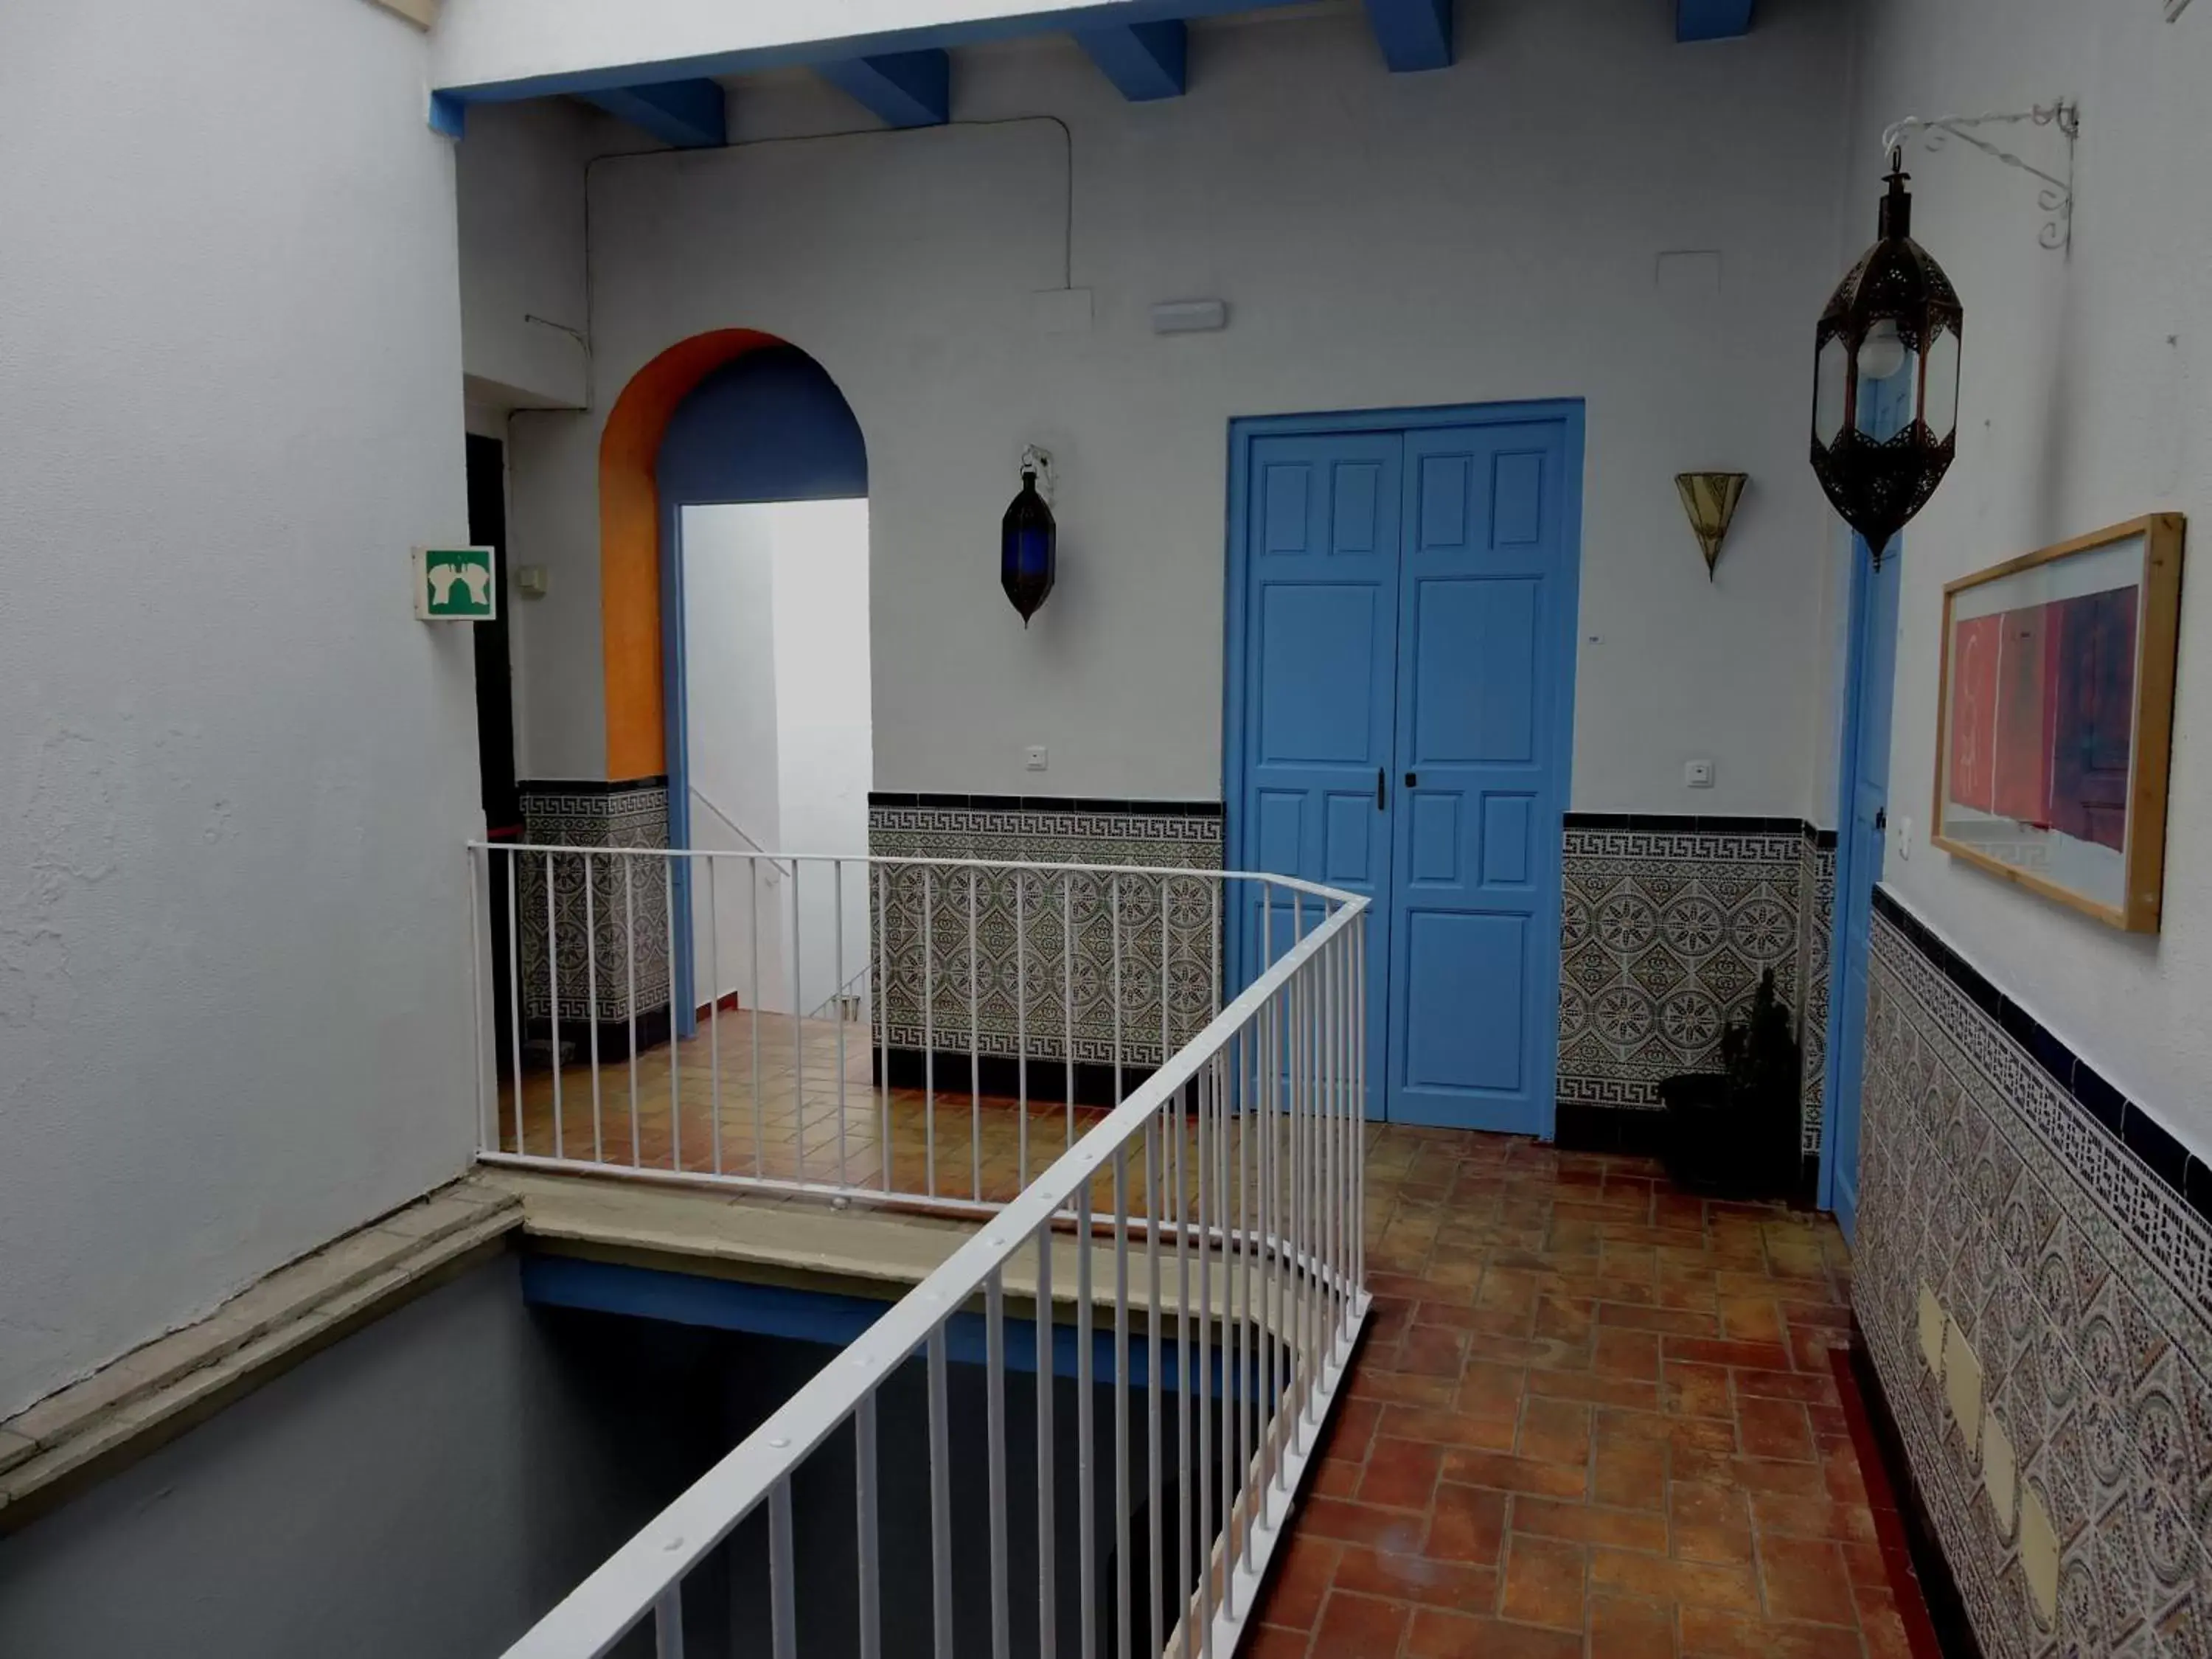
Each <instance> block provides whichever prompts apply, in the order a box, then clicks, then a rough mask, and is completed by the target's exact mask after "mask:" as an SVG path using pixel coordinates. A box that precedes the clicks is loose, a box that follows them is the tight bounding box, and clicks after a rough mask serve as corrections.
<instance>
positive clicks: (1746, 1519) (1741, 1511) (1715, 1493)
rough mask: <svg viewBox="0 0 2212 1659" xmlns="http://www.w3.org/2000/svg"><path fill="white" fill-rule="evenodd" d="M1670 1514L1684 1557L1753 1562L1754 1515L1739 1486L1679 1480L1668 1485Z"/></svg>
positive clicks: (1741, 1563)
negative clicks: (1752, 1530)
mask: <svg viewBox="0 0 2212 1659" xmlns="http://www.w3.org/2000/svg"><path fill="white" fill-rule="evenodd" d="M1667 1517H1668V1522H1670V1524H1671V1525H1672V1527H1673V1530H1674V1553H1675V1554H1676V1555H1677V1556H1680V1558H1681V1559H1683V1560H1685V1561H1717V1562H1724V1563H1727V1564H1729V1565H1735V1566H1749V1565H1751V1560H1752V1551H1751V1516H1750V1512H1749V1510H1747V1508H1746V1506H1745V1504H1744V1494H1743V1493H1742V1492H1741V1491H1739V1490H1738V1489H1737V1488H1735V1487H1734V1486H1708V1485H1705V1484H1703V1483H1701V1482H1699V1481H1694V1480H1677V1481H1676V1482H1674V1485H1673V1486H1671V1487H1669V1488H1668V1494H1667Z"/></svg>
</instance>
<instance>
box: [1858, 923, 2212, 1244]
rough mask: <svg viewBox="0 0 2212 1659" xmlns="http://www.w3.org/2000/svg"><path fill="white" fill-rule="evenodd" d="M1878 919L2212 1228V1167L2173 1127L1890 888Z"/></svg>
mask: <svg viewBox="0 0 2212 1659" xmlns="http://www.w3.org/2000/svg"><path fill="white" fill-rule="evenodd" d="M1874 909H1875V915H1878V916H1880V917H1881V918H1882V920H1884V921H1887V922H1888V923H1889V924H1890V926H1892V927H1894V928H1896V929H1897V931H1898V932H1899V933H1902V934H1904V935H1905V939H1906V941H1907V942H1908V943H1910V944H1911V946H1912V948H1913V949H1914V950H1916V951H1919V952H1920V954H1921V955H1922V956H1923V957H1925V958H1927V960H1928V962H1929V964H1930V965H1931V966H1933V967H1934V968H1936V969H1937V970H1938V971H1939V972H1941V973H1942V975H1943V976H1944V977H1945V978H1946V979H1948V980H1949V981H1951V983H1952V984H1953V985H1954V986H1956V987H1958V989H1959V992H1960V994H1961V995H1962V996H1964V997H1965V998H1966V1000H1968V1001H1969V1002H1972V1004H1973V1005H1974V1006H1976V1007H1978V1008H1979V1009H1980V1010H1981V1011H1982V1012H1984V1013H1985V1014H1987V1015H1988V1016H1989V1017H1990V1018H1991V1019H1993V1020H1995V1021H1996V1023H1997V1025H1998V1026H1999V1028H2000V1029H2001V1030H2003V1032H2004V1034H2005V1035H2006V1036H2008V1037H2010V1038H2011V1039H2012V1040H2013V1041H2014V1042H2017V1043H2018V1044H2019V1045H2020V1046H2021V1048H2025V1049H2026V1050H2027V1053H2028V1054H2029V1056H2030V1057H2031V1058H2032V1059H2033V1060H2034V1061H2035V1063H2036V1064H2037V1065H2039V1066H2041V1067H2042V1068H2043V1070H2044V1071H2045V1073H2047V1074H2048V1075H2049V1076H2050V1078H2051V1080H2052V1081H2053V1082H2055V1083H2056V1084H2057V1085H2058V1086H2059V1087H2060V1088H2061V1089H2063V1090H2064V1091H2066V1092H2067V1093H2068V1094H2069V1096H2071V1097H2073V1098H2074V1099H2075V1101H2076V1102H2077V1103H2079V1104H2080V1105H2081V1109H2082V1110H2084V1111H2086V1112H2087V1113H2088V1115H2090V1116H2091V1117H2092V1118H2093V1119H2095V1120H2096V1121H2097V1122H2098V1124H2099V1125H2100V1127H2102V1128H2103V1129H2104V1131H2105V1133H2106V1134H2108V1135H2110V1136H2111V1137H2112V1139H2113V1140H2114V1141H2116V1142H2117V1143H2118V1144H2119V1145H2120V1146H2124V1147H2126V1148H2127V1149H2128V1151H2129V1152H2132V1153H2133V1154H2135V1158H2136V1162H2137V1163H2139V1164H2142V1166H2143V1168H2144V1169H2145V1170H2148V1171H2149V1173H2150V1174H2151V1176H2153V1177H2154V1179H2156V1180H2157V1181H2159V1182H2162V1183H2163V1184H2164V1185H2165V1187H2166V1189H2167V1190H2168V1191H2169V1192H2171V1193H2172V1194H2173V1195H2174V1196H2175V1197H2176V1198H2178V1199H2179V1200H2181V1201H2182V1202H2183V1203H2185V1204H2186V1205H2188V1206H2190V1207H2191V1209H2193V1210H2195V1211H2196V1212H2197V1214H2198V1215H2200V1216H2202V1217H2203V1218H2204V1219H2205V1220H2206V1221H2208V1222H2212V1165H2207V1164H2206V1163H2205V1161H2204V1160H2203V1158H2198V1157H2197V1156H2195V1155H2194V1154H2193V1153H2191V1152H2190V1150H2189V1149H2188V1148H2187V1147H2185V1146H2183V1145H2182V1144H2181V1143H2180V1142H2179V1140H2176V1139H2174V1138H2173V1136H2172V1134H2171V1133H2168V1131H2167V1130H2166V1126H2165V1125H2164V1124H2162V1123H2160V1122H2159V1121H2158V1120H2157V1119H2156V1118H2154V1117H2153V1116H2152V1115H2150V1113H2148V1111H2146V1110H2144V1109H2143V1108H2142V1106H2140V1105H2138V1104H2136V1103H2135V1102H2134V1101H2132V1100H2130V1099H2129V1098H2128V1097H2126V1096H2125V1095H2124V1094H2122V1093H2121V1092H2120V1091H2118V1089H2116V1088H2114V1087H2113V1086H2112V1084H2111V1083H2109V1082H2107V1081H2106V1079H2105V1078H2104V1077H2103V1075H2102V1074H2101V1073H2099V1072H2098V1071H2097V1070H2096V1068H2095V1067H2094V1066H2091V1065H2090V1064H2089V1062H2088V1061H2087V1060H2083V1059H2082V1058H2081V1056H2080V1055H2078V1054H2075V1052H2074V1050H2073V1049H2072V1048H2069V1047H2068V1046H2067V1044H2066V1042H2065V1039H2064V1038H2063V1037H2061V1036H2058V1035H2057V1033H2056V1032H2054V1031H2052V1030H2051V1028H2050V1027H2049V1026H2047V1025H2045V1024H2043V1023H2042V1022H2041V1021H2040V1020H2039V1019H2037V1018H2036V1017H2035V1016H2034V1015H2033V1014H2031V1013H2029V1012H2027V1009H2025V1008H2023V1007H2021V1006H2020V1004H2018V1003H2017V1002H2015V1001H2014V1000H2012V999H2011V998H2010V997H2008V996H2007V995H2005V994H2004V993H2003V992H2002V991H2000V990H1999V989H1998V988H1997V987H1996V986H1995V985H1993V984H1992V983H1990V980H1989V978H1988V976H1987V975H1984V973H1983V972H1982V971H1981V969H1978V968H1977V967H1975V966H1974V964H1973V963H1971V962H1968V961H1967V960H1966V958H1965V957H1962V956H1960V954H1959V953H1958V952H1957V951H1954V950H1953V949H1952V948H1951V947H1950V946H1949V945H1946V944H1945V943H1944V942H1943V941H1942V939H1941V938H1939V937H1938V936H1937V934H1936V932H1935V930H1934V929H1933V928H1931V927H1929V926H1928V924H1927V923H1925V922H1923V921H1921V920H1920V918H1919V917H1917V916H1916V915H1913V914H1912V912H1911V911H1910V910H1908V909H1906V908H1905V906H1904V905H1903V904H1902V903H1900V902H1899V901H1898V898H1897V896H1896V895H1895V894H1893V893H1892V892H1891V891H1890V890H1889V889H1888V888H1887V887H1885V886H1882V885H1881V884H1876V885H1875V890H1874Z"/></svg>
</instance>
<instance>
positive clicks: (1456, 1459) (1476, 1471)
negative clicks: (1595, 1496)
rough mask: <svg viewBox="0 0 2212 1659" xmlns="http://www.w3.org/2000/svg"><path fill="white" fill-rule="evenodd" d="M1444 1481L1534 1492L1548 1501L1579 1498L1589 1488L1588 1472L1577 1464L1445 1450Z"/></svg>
mask: <svg viewBox="0 0 2212 1659" xmlns="http://www.w3.org/2000/svg"><path fill="white" fill-rule="evenodd" d="M1443 1478H1444V1479H1445V1480H1455V1481H1458V1482H1459V1483H1460V1484H1461V1485H1462V1486H1490V1487H1492V1488H1495V1489H1496V1490H1497V1491H1499V1492H1534V1493H1536V1494H1538V1495H1539V1496H1541V1497H1547V1498H1580V1497H1582V1496H1583V1494H1584V1493H1585V1492H1587V1491H1588V1489H1589V1470H1588V1469H1587V1468H1583V1466H1581V1465H1579V1464H1571V1463H1543V1462H1537V1461H1535V1460H1534V1459H1533V1458H1527V1457H1516V1456H1513V1455H1510V1454H1509V1453H1504V1452H1483V1451H1460V1450H1454V1451H1448V1452H1446V1453H1445V1454H1444V1462H1443Z"/></svg>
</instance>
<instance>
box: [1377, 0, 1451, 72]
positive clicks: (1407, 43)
mask: <svg viewBox="0 0 2212 1659" xmlns="http://www.w3.org/2000/svg"><path fill="white" fill-rule="evenodd" d="M1367 21H1368V26H1369V27H1371V28H1372V29H1373V30H1374V31H1375V44H1376V46H1380V47H1382V48H1383V62H1384V63H1385V64H1389V66H1390V72H1391V73H1392V74H1394V75H1403V74H1405V73H1407V71H1409V70H1433V69H1449V68H1450V67H1451V61H1452V9H1451V0H1367Z"/></svg>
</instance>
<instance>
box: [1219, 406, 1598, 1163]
mask: <svg viewBox="0 0 2212 1659" xmlns="http://www.w3.org/2000/svg"><path fill="white" fill-rule="evenodd" d="M1584 410H1585V405H1584V403H1583V399H1582V398H1531V399H1528V400H1525V401H1521V402H1508V403H1489V404H1426V405H1422V406H1419V407H1413V408H1404V409H1354V410H1317V411H1315V412H1313V413H1310V414H1294V415H1238V416H1231V419H1230V422H1229V487H1228V493H1229V501H1228V506H1227V512H1226V514H1225V526H1224V533H1225V536H1226V538H1227V553H1228V556H1227V558H1226V559H1225V562H1224V573H1223V580H1224V605H1223V611H1222V618H1223V650H1222V693H1221V708H1222V716H1221V810H1222V815H1223V823H1222V835H1221V846H1222V854H1223V857H1224V860H1225V861H1227V862H1230V863H1231V865H1232V866H1233V863H1234V860H1235V857H1236V850H1237V847H1238V846H1239V844H1240V843H1239V841H1238V836H1239V833H1240V830H1241V828H1242V825H1241V823H1240V819H1241V817H1242V816H1243V805H1242V803H1243V781H1244V767H1245V754H1244V717H1245V713H1246V710H1245V707H1244V671H1245V658H1244V647H1245V638H1246V627H1247V620H1248V619H1247V618H1246V617H1245V614H1244V610H1245V606H1244V599H1245V587H1246V577H1247V569H1246V534H1247V520H1248V517H1249V500H1250V481H1251V464H1252V445H1253V442H1254V441H1255V439H1260V438H1266V437H1276V436H1302V435H1313V434H1320V433H1346V432H1414V431H1421V430H1425V429H1428V428H1437V427H1464V426H1502V425H1507V424H1510V423H1512V422H1521V421H1557V422H1559V425H1560V427H1561V429H1562V430H1563V432H1564V433H1565V444H1566V464H1565V471H1566V482H1567V485H1568V488H1567V492H1566V501H1565V504H1564V505H1565V513H1566V523H1565V535H1564V544H1565V549H1566V551H1567V555H1568V556H1567V561H1566V568H1565V570H1564V571H1563V572H1562V573H1561V580H1562V582H1563V587H1562V592H1563V594H1564V597H1565V605H1566V608H1567V611H1568V614H1569V616H1570V617H1571V618H1573V619H1574V625H1573V626H1572V627H1571V628H1570V629H1569V630H1568V639H1569V643H1570V645H1571V646H1579V644H1580V641H1581V637H1582V632H1581V627H1580V617H1581V599H1582V552H1583V426H1584ZM1579 655H1580V653H1579V651H1578V650H1576V649H1570V650H1568V651H1566V652H1565V653H1562V656H1561V659H1560V663H1559V672H1560V677H1561V678H1560V682H1559V686H1558V692H1559V695H1558V696H1557V697H1556V699H1555V700H1554V702H1553V709H1554V715H1553V732H1552V738H1553V741H1554V742H1555V743H1556V744H1558V745H1559V747H1558V751H1557V752H1558V754H1559V760H1560V763H1561V764H1562V765H1563V766H1565V768H1566V769H1567V775H1568V777H1569V780H1570V785H1569V790H1568V795H1569V797H1570V798H1571V794H1572V784H1571V780H1572V776H1573V766H1574V739H1575V682H1576V679H1577V673H1576V665H1577V660H1578V659H1579ZM1567 804H1568V803H1567V801H1565V800H1563V801H1562V802H1561V806H1562V809H1563V811H1564V809H1565V807H1566V805H1567ZM1551 830H1552V833H1551V837H1550V841H1549V846H1550V848H1551V857H1552V866H1551V881H1550V893H1549V899H1550V902H1549V906H1548V910H1547V920H1548V926H1547V928H1546V929H1545V931H1544V935H1543V939H1542V943H1541V947H1540V948H1541V952H1542V971H1543V973H1544V974H1545V975H1547V983H1548V985H1549V986H1550V987H1551V991H1550V994H1551V1006H1552V1010H1553V1031H1554V1032H1555V1033H1556V1031H1557V1030H1558V1020H1559V908H1560V903H1561V899H1562V896H1563V895H1562V887H1563V879H1562V873H1561V870H1560V860H1561V854H1562V851H1563V848H1562V843H1561V839H1560V837H1561V834H1562V831H1563V825H1561V824H1553V825H1552V826H1551ZM1224 931H1225V933H1227V934H1228V936H1229V937H1228V938H1227V939H1226V940H1225V949H1224V951H1223V954H1222V963H1223V971H1224V972H1225V974H1226V975H1228V983H1229V984H1230V985H1231V986H1241V985H1243V984H1244V983H1245V982H1246V981H1247V979H1248V978H1249V975H1248V973H1247V971H1246V967H1247V964H1246V963H1244V961H1243V955H1244V951H1243V929H1242V928H1241V927H1225V930H1224ZM1389 1029H1390V1025H1389V1017H1388V1016H1386V1019H1385V1024H1384V1030H1386V1031H1388V1030H1389ZM1386 1060H1387V1057H1385V1058H1383V1059H1378V1057H1376V1056H1374V1055H1370V1056H1369V1057H1368V1068H1369V1069H1368V1076H1369V1077H1370V1079H1374V1082H1373V1083H1372V1084H1371V1085H1370V1087H1371V1088H1372V1089H1373V1090H1374V1091H1376V1094H1377V1096H1378V1097H1383V1096H1386V1094H1387V1088H1388V1084H1387V1079H1388V1076H1389V1066H1388V1065H1387V1063H1386ZM1537 1063H1538V1064H1539V1065H1540V1066H1541V1067H1542V1074H1541V1079H1540V1081H1539V1085H1538V1097H1539V1098H1540V1099H1541V1101H1542V1103H1543V1107H1542V1114H1543V1123H1542V1132H1541V1134H1540V1136H1539V1137H1538V1138H1539V1139H1542V1140H1547V1141H1548V1140H1550V1139H1553V1135H1554V1133H1555V1132H1556V1130H1557V1127H1558V1119H1559V1096H1558V1077H1559V1045H1558V1042H1557V1041H1556V1038H1555V1040H1554V1041H1553V1042H1548V1043H1545V1044H1542V1045H1540V1049H1539V1053H1538V1056H1537ZM1376 1103H1377V1102H1376V1101H1370V1103H1369V1104H1370V1107H1372V1106H1374V1105H1375V1104H1376ZM1379 1103H1380V1104H1381V1105H1382V1106H1383V1111H1382V1112H1381V1113H1380V1114H1379V1115H1376V1114H1373V1113H1370V1121H1388V1116H1389V1114H1388V1104H1389V1103H1388V1100H1387V1097H1384V1098H1382V1099H1380V1102H1379Z"/></svg>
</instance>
